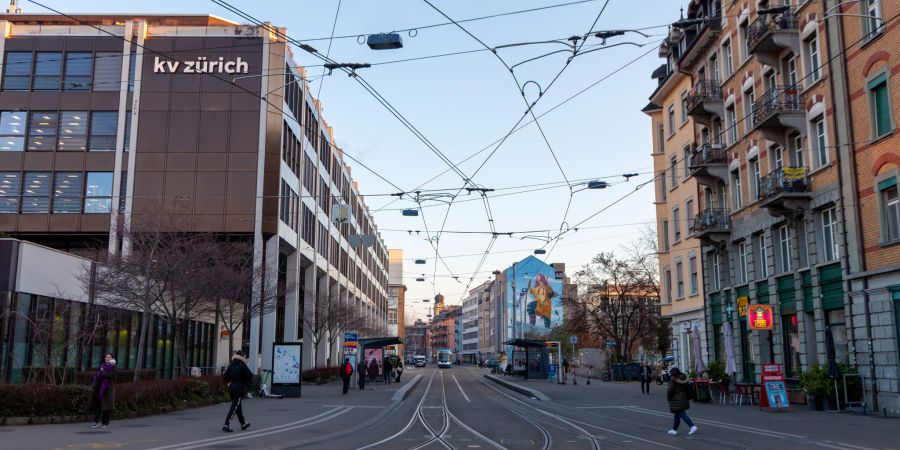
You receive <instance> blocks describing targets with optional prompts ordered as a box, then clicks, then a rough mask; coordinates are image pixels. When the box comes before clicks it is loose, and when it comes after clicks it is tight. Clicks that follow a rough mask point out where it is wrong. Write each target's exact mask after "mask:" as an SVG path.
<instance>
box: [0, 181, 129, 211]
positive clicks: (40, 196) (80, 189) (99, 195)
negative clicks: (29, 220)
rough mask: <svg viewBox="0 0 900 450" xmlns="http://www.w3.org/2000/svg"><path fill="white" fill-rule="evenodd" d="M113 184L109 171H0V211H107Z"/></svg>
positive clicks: (110, 202)
mask: <svg viewBox="0 0 900 450" xmlns="http://www.w3.org/2000/svg"><path fill="white" fill-rule="evenodd" d="M123 178H124V177H123ZM112 186H113V173H112V172H86V173H84V172H24V173H23V172H0V213H6V214H17V213H48V212H51V213H82V212H83V213H85V214H91V213H109V212H111V211H112V191H113V189H112Z"/></svg>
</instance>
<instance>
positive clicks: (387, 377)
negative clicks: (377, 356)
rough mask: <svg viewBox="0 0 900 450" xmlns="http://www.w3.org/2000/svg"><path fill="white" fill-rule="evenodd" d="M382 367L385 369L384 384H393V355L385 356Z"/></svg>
mask: <svg viewBox="0 0 900 450" xmlns="http://www.w3.org/2000/svg"><path fill="white" fill-rule="evenodd" d="M382 367H384V370H383V372H384V373H382V375H384V384H391V378H393V373H392V372H393V370H392V369H393V366H392V365H391V357H390V356H385V357H384V361H383V362H382Z"/></svg>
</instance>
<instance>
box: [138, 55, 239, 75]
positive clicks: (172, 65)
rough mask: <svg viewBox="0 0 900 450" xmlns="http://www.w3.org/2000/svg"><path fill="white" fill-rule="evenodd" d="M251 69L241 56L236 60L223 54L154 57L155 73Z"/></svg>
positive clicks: (231, 71) (223, 71) (220, 71)
mask: <svg viewBox="0 0 900 450" xmlns="http://www.w3.org/2000/svg"><path fill="white" fill-rule="evenodd" d="M249 70H250V67H249V64H247V61H243V60H242V59H241V57H240V56H238V57H237V59H235V60H234V61H226V60H225V58H224V57H222V56H220V57H219V58H218V59H213V60H208V59H207V58H206V57H205V56H201V57H199V58H197V60H196V61H173V60H169V59H160V58H159V56H155V57H154V58H153V73H178V72H180V73H247V72H249Z"/></svg>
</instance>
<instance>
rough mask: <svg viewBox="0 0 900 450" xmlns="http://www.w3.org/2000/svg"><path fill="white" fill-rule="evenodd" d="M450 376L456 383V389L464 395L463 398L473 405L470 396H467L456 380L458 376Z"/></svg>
mask: <svg viewBox="0 0 900 450" xmlns="http://www.w3.org/2000/svg"><path fill="white" fill-rule="evenodd" d="M450 376H451V377H453V381H455V382H456V387H458V388H459V392H460V393H462V395H463V397H465V399H466V401H467V402H469V403H472V401H471V400H469V396H468V395H466V393H465V391H463V389H462V385H460V384H459V380H457V379H456V375H450Z"/></svg>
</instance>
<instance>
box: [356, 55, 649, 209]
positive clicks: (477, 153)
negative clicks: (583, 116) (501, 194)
mask: <svg viewBox="0 0 900 450" xmlns="http://www.w3.org/2000/svg"><path fill="white" fill-rule="evenodd" d="M658 42H662V40H660V41H658ZM654 50H656V48H655V47H654V48H651V49H650V50H648V51H646V52H644V53H642V54H641V55H639V56H638V57H636V58H634V59H632V60H630V61H628V62H627V63H625V64H624V65H622V66H620V67H618V68H617V69H616V70H614V71H612V72H610V73H608V74H607V75H605V76H603V77H602V78H600V79H599V80H597V81H595V82H594V83H591V84H590V85H588V86H587V87H585V88H584V89H582V90H580V91H578V92H576V93H575V94H573V95H571V96H569V97H568V98H566V99H565V100H563V101H562V102H560V103H557V104H556V105H554V106H553V107H551V108H550V109H548V110H546V111H544V112H543V113H541V114H538V116H537V117H538V118H542V117H544V116H546V115H547V114H550V113H551V112H553V111H555V110H556V109H558V108H560V107H561V106H563V105H565V104H566V103H569V102H570V101H572V100H574V99H575V98H577V97H579V96H581V95H583V94H584V93H585V92H587V91H589V90H590V89H592V88H594V87H596V86H597V85H599V84H600V83H601V82H603V81H606V80H607V79H609V78H611V77H612V76H613V75H615V74H617V73H619V72H621V71H622V70H624V69H626V68H627V67H629V66H631V65H632V64H634V63H636V62H637V61H639V60H641V59H643V58H644V57H646V56H647V55H649V54H651V53H653V51H654ZM532 123H534V120H530V121H528V122H526V123H524V124H521V125H520V126H518V127H517V128H515V129H514V130H513V131H512V133H510V134H514V133H517V132H519V131H521V130H522V129H524V128H525V127H527V126H529V125H531V124H532ZM503 139H504V138H503V137H501V138H499V139H497V140H495V141H494V142H491V143H490V144H488V145H486V146H485V147H482V148H481V149H480V150H478V151H476V152H475V153H472V154H471V155H469V156H467V157H466V158H464V159H463V160H461V161H459V162H458V163H457V165H459V164H464V163H466V162H467V161H469V160H470V159H472V158H474V157H476V156H478V155H480V154H481V153H484V152H485V151H487V150H489V149H490V148H491V147H493V146H494V145H495V144H497V143H498V142H500V141H501V140H503ZM447 172H449V169H446V170H444V171H443V172H441V173H439V174H437V175H435V176H433V177H431V178H429V179H428V180H427V181H425V182H424V183H422V184H420V185H418V186H416V188H415V189H414V190H417V189H421V188H422V187H424V186H426V185H428V184H429V183H431V182H433V181H434V180H436V179H438V178H440V177H441V176H443V175H444V174H446V173H447ZM494 197H498V196H497V195H495V196H494ZM396 201H397V200H396V199H395V200H392V201H390V202H388V203H386V204H385V205H383V206H381V207H379V208H377V209H375V210H373V211H372V212H373V213H375V212H379V211H382V210H386V208H387V207H388V206H390V205H392V204H394V203H395V202H396Z"/></svg>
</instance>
